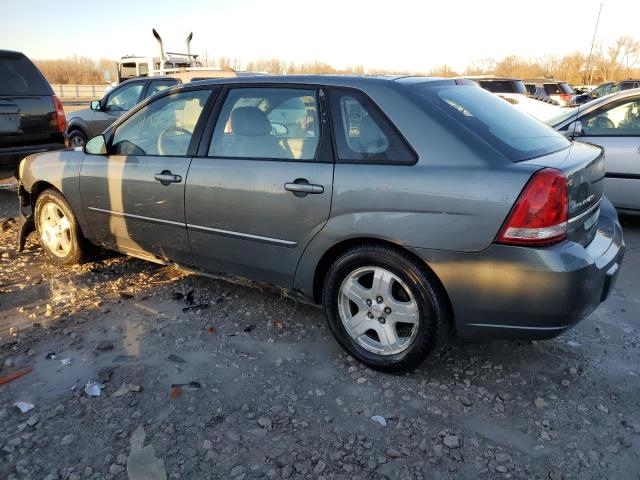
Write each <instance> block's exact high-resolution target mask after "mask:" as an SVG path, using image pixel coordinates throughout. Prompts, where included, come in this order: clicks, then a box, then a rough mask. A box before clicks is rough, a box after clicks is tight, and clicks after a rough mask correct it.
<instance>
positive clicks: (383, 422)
mask: <svg viewBox="0 0 640 480" xmlns="http://www.w3.org/2000/svg"><path fill="white" fill-rule="evenodd" d="M371 420H373V421H374V422H376V423H379V424H380V425H382V426H383V427H386V426H387V419H386V418H384V417H383V416H381V415H374V416H373V417H371Z"/></svg>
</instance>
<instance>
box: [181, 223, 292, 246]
mask: <svg viewBox="0 0 640 480" xmlns="http://www.w3.org/2000/svg"><path fill="white" fill-rule="evenodd" d="M187 228H193V229H194V230H200V231H201V232H205V233H213V234H216V235H223V236H225V237H232V238H239V239H241V240H250V241H254V242H261V243H268V244H271V245H277V246H279V247H287V248H294V247H297V246H298V242H291V241H289V240H281V239H279V238H271V237H262V236H260V235H252V234H250V233H241V232H232V231H230V230H222V229H220V228H211V227H203V226H202V225H193V224H191V223H187Z"/></svg>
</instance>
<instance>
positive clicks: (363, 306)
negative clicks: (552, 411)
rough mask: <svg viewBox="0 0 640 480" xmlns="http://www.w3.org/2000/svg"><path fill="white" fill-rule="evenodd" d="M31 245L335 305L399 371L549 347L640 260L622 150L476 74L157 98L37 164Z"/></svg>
mask: <svg viewBox="0 0 640 480" xmlns="http://www.w3.org/2000/svg"><path fill="white" fill-rule="evenodd" d="M20 168H21V175H20V179H21V182H22V183H21V185H20V187H19V195H20V205H21V211H22V214H23V218H24V223H23V226H22V230H21V236H20V246H21V247H22V246H23V245H24V241H25V238H26V236H27V235H28V234H29V232H30V231H32V230H34V229H35V230H36V232H37V235H38V238H39V240H40V243H41V245H42V248H43V249H44V251H45V252H46V254H47V256H48V258H49V259H50V261H52V262H54V263H57V264H60V265H70V264H73V263H76V262H79V261H81V259H82V258H83V257H84V256H85V255H86V254H87V253H88V252H89V251H90V250H89V249H87V248H86V245H87V243H88V242H90V243H93V244H95V245H100V246H103V247H105V248H110V249H114V250H118V251H121V252H124V253H127V254H130V255H133V256H136V257H140V258H144V259H148V260H150V261H153V262H159V263H163V264H170V265H175V266H178V267H180V268H184V269H188V270H190V271H194V272H199V273H202V274H205V275H206V274H215V275H219V274H220V272H224V273H226V274H228V275H229V276H230V277H245V278H249V279H252V280H254V281H259V282H266V283H269V284H273V285H276V286H278V287H281V288H283V289H285V290H286V292H288V294H289V295H291V296H294V297H297V298H300V299H303V300H305V301H307V302H311V303H314V304H319V305H322V306H323V308H324V311H325V313H326V316H327V320H328V324H329V327H330V329H331V331H332V332H333V334H334V335H335V337H336V339H337V341H338V342H339V343H340V344H341V345H342V346H343V347H344V348H345V349H346V350H347V351H348V352H349V353H350V354H351V355H353V356H354V357H355V358H357V359H359V360H360V361H362V362H364V363H366V364H368V365H371V366H372V367H374V368H379V369H384V370H401V369H410V368H413V367H415V366H416V365H418V364H419V363H420V362H421V361H422V360H423V359H424V358H425V356H426V355H428V354H429V352H431V351H432V350H433V349H434V348H435V347H436V346H437V345H438V344H439V342H440V341H441V340H442V339H444V338H445V337H446V336H447V334H449V333H451V332H454V331H455V332H457V334H458V335H461V336H467V337H475V338H477V337H483V336H503V337H512V338H513V337H520V338H537V339H544V338H550V337H553V336H556V335H558V334H560V333H562V332H564V331H565V330H567V329H569V328H570V327H572V326H573V325H574V324H575V323H576V322H578V321H579V320H580V319H581V318H583V317H584V316H585V315H587V314H589V313H590V312H591V311H593V310H594V309H595V308H596V307H597V306H598V305H599V304H600V302H602V301H604V300H605V299H606V298H607V295H608V293H609V292H610V290H611V287H612V285H613V283H614V281H615V278H616V275H617V272H618V270H619V268H620V265H621V262H622V257H623V254H624V242H623V238H622V230H621V228H620V224H619V223H618V219H617V216H616V212H615V210H614V209H613V207H612V205H611V204H610V203H609V201H608V200H607V199H606V198H605V197H604V196H603V194H602V178H603V176H604V170H605V169H604V159H603V154H602V149H601V148H599V147H594V146H591V145H586V144H582V143H577V142H576V143H571V142H570V141H568V140H567V139H566V138H564V137H563V136H562V135H560V134H558V133H557V132H556V131H554V130H553V129H551V128H549V127H547V126H545V125H543V124H541V123H539V122H537V121H535V120H533V119H532V118H531V117H529V116H527V115H525V114H523V113H520V112H519V111H517V110H516V109H514V108H513V107H512V106H511V105H509V104H508V103H507V102H505V101H503V100H502V99H500V98H498V97H496V96H494V95H492V94H491V93H489V92H486V91H484V90H482V89H481V88H478V87H477V86H475V85H474V84H473V83H472V82H468V81H466V80H461V79H433V78H419V77H413V78H406V77H405V78H396V79H390V78H371V77H365V78H359V77H340V76H335V77H333V76H332V77H323V76H283V77H254V78H251V77H245V78H232V79H223V80H214V81H206V82H197V83H194V84H188V85H182V86H179V87H174V88H172V89H170V90H166V91H164V92H162V93H160V94H158V95H155V96H154V97H152V98H150V99H147V100H145V101H143V102H142V103H141V104H139V105H138V106H136V107H134V108H133V110H132V111H130V112H129V113H127V114H125V115H124V116H123V117H122V118H121V119H120V120H118V121H117V122H116V123H115V124H114V125H112V126H111V127H110V128H109V129H107V130H106V131H105V133H104V134H102V135H98V136H96V137H94V138H92V139H91V140H90V141H89V142H87V144H86V145H85V147H84V150H80V149H75V150H66V151H62V152H53V153H46V154H41V155H32V156H30V157H28V158H27V159H26V160H25V161H23V162H22V163H21V166H20Z"/></svg>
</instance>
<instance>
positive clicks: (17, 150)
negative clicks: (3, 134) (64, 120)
mask: <svg viewBox="0 0 640 480" xmlns="http://www.w3.org/2000/svg"><path fill="white" fill-rule="evenodd" d="M66 146H67V145H66V135H65V137H64V139H63V140H62V141H60V142H56V143H42V144H38V145H23V146H20V147H10V148H0V166H3V167H6V166H9V167H15V166H18V164H19V163H20V160H22V159H23V158H25V157H27V156H29V155H31V154H34V153H41V152H49V151H51V150H62V149H63V148H66Z"/></svg>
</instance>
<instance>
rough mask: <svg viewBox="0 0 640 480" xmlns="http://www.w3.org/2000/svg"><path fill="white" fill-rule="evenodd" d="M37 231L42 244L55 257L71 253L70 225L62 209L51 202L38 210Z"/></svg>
mask: <svg viewBox="0 0 640 480" xmlns="http://www.w3.org/2000/svg"><path fill="white" fill-rule="evenodd" d="M39 224H40V225H39V227H40V228H39V230H40V238H41V239H42V243H43V244H44V245H45V246H46V247H47V249H48V250H49V251H50V252H51V253H53V254H54V255H55V256H57V257H61V258H63V257H66V256H67V255H69V252H71V223H70V222H69V219H68V218H67V216H66V215H65V213H64V212H63V211H62V209H61V208H60V207H59V206H58V205H57V204H55V203H53V202H47V203H45V204H44V205H43V206H42V208H41V209H40V218H39Z"/></svg>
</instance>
